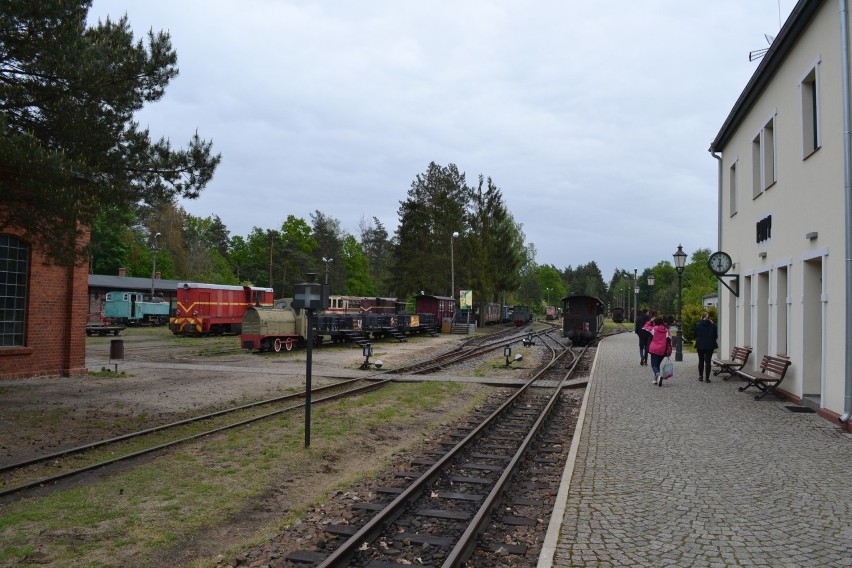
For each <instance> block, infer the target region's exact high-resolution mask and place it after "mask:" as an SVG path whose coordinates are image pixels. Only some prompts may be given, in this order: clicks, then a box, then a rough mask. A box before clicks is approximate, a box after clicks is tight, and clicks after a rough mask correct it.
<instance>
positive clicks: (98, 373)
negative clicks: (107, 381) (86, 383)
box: [87, 367, 131, 379]
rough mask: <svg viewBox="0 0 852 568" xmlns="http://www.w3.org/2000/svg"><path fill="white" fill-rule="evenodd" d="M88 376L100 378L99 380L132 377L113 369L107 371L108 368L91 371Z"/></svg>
mask: <svg viewBox="0 0 852 568" xmlns="http://www.w3.org/2000/svg"><path fill="white" fill-rule="evenodd" d="M87 375H88V376H89V377H98V378H101V377H107V378H114V379H123V378H125V377H129V376H131V375H128V374H127V373H125V372H124V371H119V372H117V373H116V372H115V371H113V370H112V369H107V368H106V367H104V368H103V369H101V370H100V371H89V372H88V373H87Z"/></svg>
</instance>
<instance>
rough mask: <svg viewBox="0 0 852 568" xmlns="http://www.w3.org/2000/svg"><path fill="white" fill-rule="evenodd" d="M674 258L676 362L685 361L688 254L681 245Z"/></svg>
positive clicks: (678, 246)
mask: <svg viewBox="0 0 852 568" xmlns="http://www.w3.org/2000/svg"><path fill="white" fill-rule="evenodd" d="M672 256H673V257H674V263H675V270H677V346H676V347H677V349H676V351H675V361H683V322H682V321H681V316H682V314H683V267H684V265H685V264H686V253H685V252H683V247H682V246H681V245H677V251H676V252H675V253H674V254H673V255H672Z"/></svg>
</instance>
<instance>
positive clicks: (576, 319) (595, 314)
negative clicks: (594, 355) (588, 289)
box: [562, 294, 604, 345]
mask: <svg viewBox="0 0 852 568" xmlns="http://www.w3.org/2000/svg"><path fill="white" fill-rule="evenodd" d="M603 312H604V305H603V302H601V301H600V300H599V299H598V298H595V297H594V296H584V295H581V294H574V295H571V296H565V297H564V298H562V314H563V316H562V337H567V338H568V339H570V340H571V342H572V343H573V344H574V345H586V344H588V343H589V342H591V341H592V340H594V339H595V338H596V337H597V336H598V333H600V330H601V328H602V327H603V320H604V316H603Z"/></svg>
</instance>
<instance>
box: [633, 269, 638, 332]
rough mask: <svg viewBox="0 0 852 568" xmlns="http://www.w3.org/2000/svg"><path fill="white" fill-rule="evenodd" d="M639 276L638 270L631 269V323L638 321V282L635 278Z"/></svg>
mask: <svg viewBox="0 0 852 568" xmlns="http://www.w3.org/2000/svg"><path fill="white" fill-rule="evenodd" d="M638 274H639V269H638V268H634V269H633V321H634V322H635V321H636V320H638V319H639V280H638V279H637V276H638Z"/></svg>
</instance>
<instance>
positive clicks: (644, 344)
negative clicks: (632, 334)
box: [635, 308, 651, 365]
mask: <svg viewBox="0 0 852 568" xmlns="http://www.w3.org/2000/svg"><path fill="white" fill-rule="evenodd" d="M650 320H651V316H649V315H648V309H647V308H645V309H643V310H642V311H641V312H640V313H639V315H638V316H637V317H636V322H635V323H636V326H635V327H636V336H637V337H638V338H639V364H640V365H647V364H648V345H649V344H650V343H651V334H650V333H649V332H648V331H646V330H645V329H642V328H644V327H645V324H646V323H648V322H649V321H650Z"/></svg>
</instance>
